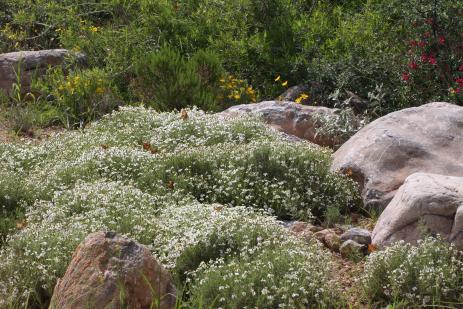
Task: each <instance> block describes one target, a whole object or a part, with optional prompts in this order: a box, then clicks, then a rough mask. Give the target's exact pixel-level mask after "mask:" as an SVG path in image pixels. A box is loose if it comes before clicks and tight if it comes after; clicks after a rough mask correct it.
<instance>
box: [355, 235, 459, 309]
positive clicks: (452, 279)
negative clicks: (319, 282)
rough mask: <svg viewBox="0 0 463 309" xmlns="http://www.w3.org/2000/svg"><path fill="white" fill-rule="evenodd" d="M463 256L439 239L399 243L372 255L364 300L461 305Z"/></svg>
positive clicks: (368, 262)
mask: <svg viewBox="0 0 463 309" xmlns="http://www.w3.org/2000/svg"><path fill="white" fill-rule="evenodd" d="M462 258H463V257H462V254H461V252H459V251H458V250H457V249H456V248H455V247H454V246H453V245H448V244H447V243H445V242H443V241H442V240H441V239H439V238H437V239H436V238H432V237H428V238H426V239H425V240H423V241H420V242H419V243H418V245H417V246H412V245H409V244H405V243H403V242H398V243H396V244H394V245H392V246H390V247H388V248H386V249H385V250H384V251H378V252H375V253H373V254H371V255H370V256H369V257H368V259H367V263H366V265H365V275H364V277H363V279H362V282H363V287H364V291H365V295H366V297H368V299H370V300H380V301H385V302H405V303H406V304H407V303H408V304H410V305H417V304H422V305H428V306H429V305H444V304H448V303H452V302H453V303H459V304H461V303H462V302H463V298H462V295H463V275H462V272H461V269H462V267H463V259H462Z"/></svg>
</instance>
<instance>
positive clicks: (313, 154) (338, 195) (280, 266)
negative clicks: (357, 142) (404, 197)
mask: <svg viewBox="0 0 463 309" xmlns="http://www.w3.org/2000/svg"><path fill="white" fill-rule="evenodd" d="M329 165H330V152H329V150H325V149H320V148H315V147H312V146H310V145H308V144H305V143H294V142H289V141H285V140H284V137H283V136H282V135H281V134H280V133H278V132H277V131H274V130H272V129H270V128H269V127H268V126H266V125H265V124H264V123H263V122H262V121H261V120H259V119H257V118H254V117H251V116H243V117H239V118H232V119H229V120H224V119H223V118H221V117H220V116H218V115H215V114H205V113H204V112H202V111H198V110H195V109H193V110H183V111H182V112H180V113H178V112H170V113H158V112H155V111H153V110H148V109H144V108H138V107H131V108H128V107H126V108H122V110H121V111H119V112H114V113H112V114H110V115H107V116H105V117H103V119H102V120H101V121H100V122H97V123H92V124H91V125H90V127H88V128H86V129H84V130H82V131H71V132H66V133H63V134H60V135H58V136H56V137H54V138H51V139H49V140H47V141H44V142H43V143H41V144H38V145H32V144H5V145H2V146H1V147H0V175H1V176H2V177H0V179H1V180H0V183H1V184H2V187H1V189H0V193H1V194H2V198H1V199H0V203H2V204H1V206H2V210H3V211H4V212H5V213H6V214H8V215H9V217H10V218H12V219H11V220H10V221H9V223H8V224H7V225H8V228H2V231H1V232H2V233H4V234H5V233H6V234H7V235H8V236H6V242H5V243H4V244H3V245H1V249H0V299H1V301H3V303H0V306H1V305H5V306H12V307H18V306H19V305H20V304H23V303H24V302H29V304H31V306H33V305H41V306H46V304H47V301H48V300H49V297H50V295H51V293H52V290H53V287H54V284H55V283H56V279H57V278H59V277H60V276H62V275H63V273H64V271H65V268H66V266H67V264H68V263H69V260H70V258H71V254H72V252H73V250H74V249H75V247H76V246H77V244H78V243H79V242H81V241H82V240H83V238H84V237H85V236H86V235H87V234H88V233H90V232H94V231H98V230H113V231H116V232H119V233H122V234H126V235H128V236H130V237H132V238H134V239H136V240H138V241H139V242H141V243H143V244H146V245H148V246H149V247H150V249H151V250H152V252H153V254H155V255H156V256H157V257H158V258H159V260H160V261H161V262H162V263H163V264H164V265H165V266H166V267H167V268H168V269H169V270H170V271H171V272H172V274H173V275H174V278H175V280H176V284H177V286H179V287H183V286H184V287H185V299H184V301H185V302H190V301H191V302H193V303H195V302H196V301H198V300H200V299H202V300H204V302H207V303H208V304H210V305H212V304H213V303H214V301H215V300H212V299H209V298H207V297H206V296H207V295H206V294H207V293H208V292H207V291H209V289H210V288H211V285H210V284H207V285H202V284H201V282H203V281H204V280H208V278H209V275H208V274H207V269H208V267H206V266H204V263H206V264H208V263H212V264H210V267H216V268H217V269H215V268H214V270H211V272H210V275H211V279H210V280H211V282H215V281H216V280H218V279H217V278H216V274H217V273H219V272H220V271H221V270H220V269H222V267H225V268H227V267H230V269H235V268H236V267H238V266H236V265H242V267H243V270H246V272H247V273H248V272H249V273H250V274H252V277H253V278H263V277H262V276H263V275H264V272H263V270H259V269H258V267H257V266H258V265H261V264H262V263H264V261H265V262H268V261H272V263H273V264H274V265H275V267H276V268H275V272H274V273H273V275H274V276H275V278H276V279H275V280H274V281H268V283H269V284H270V283H271V285H266V284H263V283H259V285H258V286H256V288H259V289H260V290H264V291H265V289H268V290H272V289H274V290H275V291H277V294H275V295H278V297H277V296H275V299H273V300H272V299H267V298H265V297H262V298H256V299H257V302H253V301H251V300H250V298H248V297H245V298H242V299H241V300H240V301H239V302H237V304H241V303H242V302H245V303H248V302H249V304H250V305H251V304H256V305H257V304H262V305H273V304H276V303H282V304H286V305H289V306H293V307H294V306H296V307H297V306H300V305H306V304H309V305H310V304H320V305H323V304H326V305H328V304H331V303H332V302H334V299H335V297H334V296H333V297H331V296H330V294H329V293H328V291H329V289H328V287H327V285H328V281H327V280H328V279H327V273H326V270H327V269H328V265H327V263H328V259H327V258H326V256H325V255H324V254H323V253H322V251H321V249H320V248H318V246H315V245H313V244H310V245H308V244H305V243H303V242H302V241H299V240H296V239H294V238H293V236H291V235H290V234H289V232H288V231H287V230H286V229H284V228H283V227H282V226H280V225H279V223H278V221H276V218H275V217H273V216H272V214H274V215H276V216H278V217H279V218H282V219H292V218H305V219H317V220H323V215H324V213H325V208H326V207H337V208H339V209H340V211H342V212H346V211H347V210H355V209H357V206H358V204H357V203H358V202H359V198H358V192H357V190H356V186H355V184H354V183H353V182H352V181H351V180H349V179H348V178H346V177H344V176H342V175H337V174H334V173H331V172H330V171H329ZM216 203H220V204H216ZM18 210H19V211H21V212H24V211H25V212H26V214H25V217H22V216H21V215H22V213H19V218H17V217H15V216H14V215H16V211H18ZM12 224H14V226H12ZM2 237H3V238H5V235H3V236H2ZM214 261H218V262H217V263H215V264H214ZM246 261H248V262H251V264H249V263H248V262H246ZM229 263H232V264H229ZM234 263H235V264H234ZM236 263H238V264H236ZM320 265H324V266H322V267H319V266H320ZM198 267H201V271H198V272H197V274H196V269H197V268H198ZM240 267H241V266H240ZM256 267H257V268H256ZM295 269H297V271H296V270H295ZM282 273H288V274H293V275H288V276H283V277H282V276H281V274H282ZM302 274H304V277H303V278H299V277H297V276H299V275H302ZM306 274H310V276H305V275H306ZM256 280H257V279H256ZM259 280H260V279H259ZM211 284H212V283H211ZM243 284H244V283H243ZM249 284H252V282H248V283H246V285H249ZM299 284H302V285H304V287H303V288H304V289H303V290H300V289H299V288H300V286H298V285H299ZM243 286H244V285H243ZM295 286H297V288H296V287H295ZM190 289H194V290H195V292H194V293H190V292H188V291H190ZM297 289H299V290H298V291H299V292H298V291H296V290H297ZM235 292H240V293H241V292H242V291H241V290H236V291H235ZM227 293H228V292H227ZM256 293H257V291H256ZM259 293H261V292H259ZM294 293H299V294H298V295H297V296H292V295H293V294H294ZM223 295H225V294H223ZM259 295H260V294H259ZM262 295H264V294H262ZM248 296H249V295H248ZM224 297H225V296H224ZM264 298H265V299H264ZM290 298H291V299H292V300H290Z"/></svg>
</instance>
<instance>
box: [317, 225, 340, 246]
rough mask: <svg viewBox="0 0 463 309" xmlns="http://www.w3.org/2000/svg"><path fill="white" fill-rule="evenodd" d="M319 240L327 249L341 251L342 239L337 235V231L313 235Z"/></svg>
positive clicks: (323, 231) (331, 230) (327, 230)
mask: <svg viewBox="0 0 463 309" xmlns="http://www.w3.org/2000/svg"><path fill="white" fill-rule="evenodd" d="M313 237H315V238H316V239H317V240H319V241H320V242H321V243H323V245H325V247H327V248H328V249H330V250H332V251H339V246H340V245H341V239H340V238H339V236H338V235H337V233H336V229H326V230H322V231H319V232H316V233H315V234H313Z"/></svg>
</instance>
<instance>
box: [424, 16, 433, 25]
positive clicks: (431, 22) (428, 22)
mask: <svg viewBox="0 0 463 309" xmlns="http://www.w3.org/2000/svg"><path fill="white" fill-rule="evenodd" d="M425 23H427V24H428V25H432V24H433V23H434V19H433V18H428V19H426V21H425Z"/></svg>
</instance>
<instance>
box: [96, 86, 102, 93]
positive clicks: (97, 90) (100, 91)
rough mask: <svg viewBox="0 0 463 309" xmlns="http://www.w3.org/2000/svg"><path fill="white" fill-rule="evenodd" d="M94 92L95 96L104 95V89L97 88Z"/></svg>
mask: <svg viewBox="0 0 463 309" xmlns="http://www.w3.org/2000/svg"><path fill="white" fill-rule="evenodd" d="M95 92H96V93H97V94H103V93H104V88H102V87H98V88H96V90H95Z"/></svg>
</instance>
